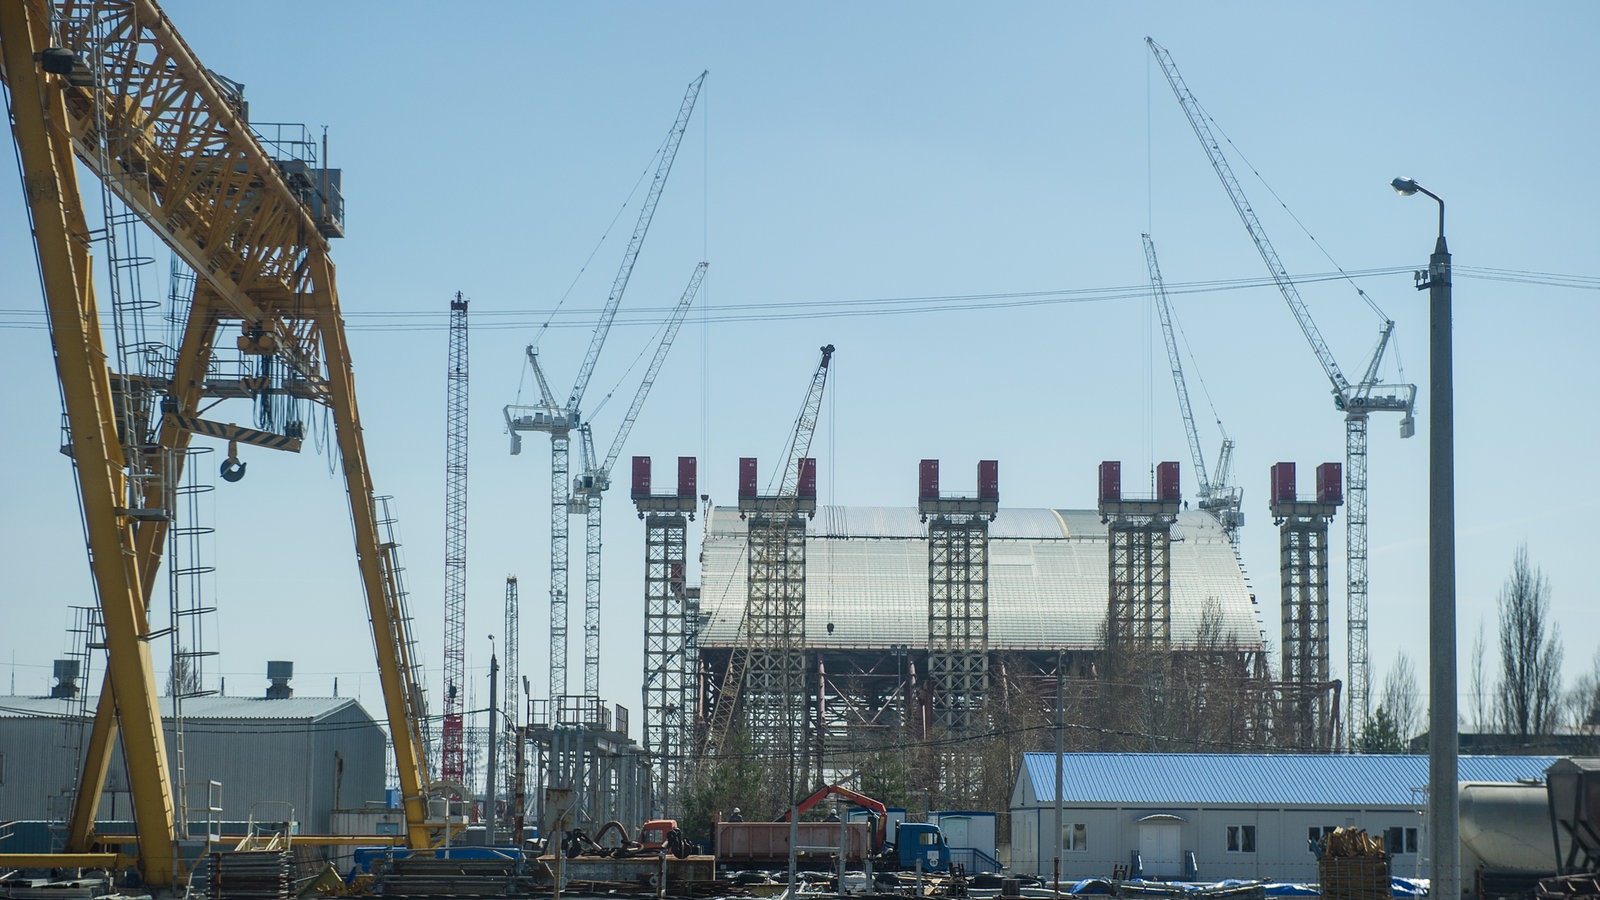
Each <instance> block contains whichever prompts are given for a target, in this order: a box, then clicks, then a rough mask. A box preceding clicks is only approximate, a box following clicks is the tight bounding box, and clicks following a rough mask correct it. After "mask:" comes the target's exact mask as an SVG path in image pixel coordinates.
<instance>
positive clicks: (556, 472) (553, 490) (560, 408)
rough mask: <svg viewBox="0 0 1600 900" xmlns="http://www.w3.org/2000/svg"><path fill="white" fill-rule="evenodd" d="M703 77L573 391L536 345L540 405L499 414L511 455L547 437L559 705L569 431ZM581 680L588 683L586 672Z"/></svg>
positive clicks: (686, 104) (681, 111)
mask: <svg viewBox="0 0 1600 900" xmlns="http://www.w3.org/2000/svg"><path fill="white" fill-rule="evenodd" d="M707 74H708V73H706V72H701V73H700V77H698V78H696V79H695V80H694V81H692V82H690V83H689V87H688V89H687V90H686V91H685V92H684V95H683V102H682V103H680V104H679V106H678V117H677V119H676V120H675V121H674V122H673V123H672V129H671V130H670V131H669V132H668V133H667V139H666V142H665V143H664V144H663V145H662V149H661V154H660V155H661V159H660V162H659V163H658V164H657V165H656V171H655V176H654V177H653V178H652V179H651V181H650V190H649V192H648V193H647V194H646V196H645V200H644V203H643V204H642V205H641V206H640V209H639V220H638V222H637V223H635V224H634V227H633V237H631V238H630V239H629V240H628V248H627V250H625V251H624V252H623V254H622V266H621V268H619V269H618V270H617V276H616V278H615V279H614V280H613V281H612V284H611V293H610V295H609V296H608V297H607V298H606V304H605V307H604V308H603V309H602V310H601V312H600V321H599V323H598V324H597V325H595V329H594V334H593V335H592V336H591V337H590V339H589V350H588V352H587V353H586V354H585V355H584V358H583V364H582V365H581V366H579V368H578V377H577V379H576V380H575V381H574V382H573V384H572V391H571V393H570V394H568V396H567V400H566V402H565V403H561V402H559V401H557V400H556V398H555V395H554V394H552V393H551V391H550V384H549V382H548V381H547V380H546V379H545V375H544V371H543V369H542V368H541V367H540V366H539V351H538V349H537V348H536V347H533V346H530V347H528V349H527V356H528V365H529V366H530V367H531V368H532V369H533V373H534V377H535V379H536V380H537V381H538V385H539V404H538V405H537V406H524V405H519V404H511V405H508V406H506V407H505V410H504V413H505V417H506V429H507V431H509V432H510V433H511V453H512V454H513V455H516V454H518V453H521V452H522V432H524V431H543V432H546V433H548V434H549V435H550V699H551V701H553V702H559V701H560V699H561V698H563V697H565V696H566V695H567V535H568V532H567V515H568V502H567V501H568V500H569V499H570V496H571V495H570V493H569V492H570V490H571V487H572V486H571V484H570V483H569V482H568V480H567V473H568V454H569V450H570V447H571V441H572V432H573V431H574V430H575V429H579V428H581V427H582V426H583V415H582V412H581V410H580V404H581V403H582V402H583V394H584V392H585V391H586V390H588V388H589V379H590V377H591V376H592V375H593V374H594V367H595V364H596V362H598V361H599V359H600V350H601V348H602V347H603V346H605V342H606V335H607V334H608V333H609V332H610V331H611V322H612V320H613V319H615V318H616V315H617V306H618V305H619V304H620V303H621V302H622V293H623V291H624V290H626V289H627V287H628V279H629V278H630V277H631V276H632V275H633V264H634V262H635V260H637V259H638V257H639V248H640V247H642V246H643V245H644V238H645V235H646V234H647V233H648V232H649V230H650V222H651V220H652V219H653V218H654V217H655V212H656V204H657V202H659V201H660V199H661V191H662V189H663V188H665V187H666V185H667V176H668V175H669V174H671V172H672V161H673V160H674V159H675V158H676V157H677V155H678V145H679V144H680V143H681V142H682V141H683V132H684V129H686V128H688V127H689V116H690V114H692V113H693V112H694V104H695V100H696V98H698V97H699V96H700V87H701V85H702V84H704V83H705V80H706V75H707ZM587 616H588V612H587V611H585V617H586V618H587ZM585 680H586V681H587V672H585ZM599 691H600V685H599V684H598V682H597V683H595V684H587V683H586V684H585V685H584V694H585V696H591V697H592V696H596V695H598V694H599Z"/></svg>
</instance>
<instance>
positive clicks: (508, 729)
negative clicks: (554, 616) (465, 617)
mask: <svg viewBox="0 0 1600 900" xmlns="http://www.w3.org/2000/svg"><path fill="white" fill-rule="evenodd" d="M501 637H502V638H503V640H502V641H501V652H500V655H501V656H502V657H504V659H505V662H504V663H503V664H502V666H501V670H500V671H502V672H503V673H505V674H504V675H503V676H502V677H503V678H504V683H505V697H504V699H503V700H502V701H501V705H500V709H501V712H503V713H504V714H505V717H506V718H505V722H504V724H503V725H502V729H503V731H502V733H503V734H505V735H506V740H505V747H506V750H507V752H506V755H505V764H504V765H505V792H506V793H505V796H506V797H507V798H508V799H509V798H511V797H512V796H514V795H515V794H516V787H517V774H518V773H517V767H516V758H517V756H516V753H517V745H516V741H517V737H516V735H517V726H518V723H520V722H521V721H522V714H521V710H519V709H518V706H519V703H518V697H519V696H520V695H519V694H518V693H517V691H518V689H519V688H521V687H522V678H521V675H522V669H521V661H520V660H519V659H518V655H519V649H518V648H519V645H520V644H521V643H522V609H521V601H520V600H519V599H518V596H517V576H515V575H507V576H506V620H505V633H504V634H502V635H501Z"/></svg>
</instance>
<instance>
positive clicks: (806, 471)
mask: <svg viewBox="0 0 1600 900" xmlns="http://www.w3.org/2000/svg"><path fill="white" fill-rule="evenodd" d="M797 493H798V495H799V497H800V499H801V500H815V499H817V461H816V459H814V458H813V457H810V456H808V457H806V458H804V459H802V460H800V490H799V491H798V492H797Z"/></svg>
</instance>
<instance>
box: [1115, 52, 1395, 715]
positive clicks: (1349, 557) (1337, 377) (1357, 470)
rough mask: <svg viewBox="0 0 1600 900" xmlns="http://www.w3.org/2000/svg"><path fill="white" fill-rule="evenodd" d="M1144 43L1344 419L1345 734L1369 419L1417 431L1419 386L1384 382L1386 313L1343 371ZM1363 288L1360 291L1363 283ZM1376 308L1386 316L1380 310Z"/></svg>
mask: <svg viewBox="0 0 1600 900" xmlns="http://www.w3.org/2000/svg"><path fill="white" fill-rule="evenodd" d="M1145 43H1146V44H1148V45H1149V47H1150V52H1151V53H1152V54H1153V55H1154V56H1155V58H1156V61H1157V62H1158V63H1160V65H1161V71H1162V72H1163V73H1164V74H1165V75H1166V78H1167V83H1168V84H1169V85H1170V86H1171V87H1172V93H1173V94H1174V95H1175V96H1176V97H1177V98H1178V105H1179V106H1181V107H1183V113H1184V115H1185V116H1186V117H1187V118H1188V120H1189V126H1190V127H1191V128H1192V129H1193V130H1194V134H1195V137H1196V138H1198V139H1199V141H1200V146H1201V147H1202V148H1203V149H1204V150H1205V152H1206V157H1207V158H1208V159H1210V160H1211V168H1212V169H1213V170H1214V171H1215V172H1216V173H1217V178H1218V179H1219V180H1221V182H1222V186H1223V188H1224V189H1226V190H1227V192H1228V198H1229V199H1230V200H1231V201H1233V208H1234V209H1235V210H1236V211H1237V212H1238V213H1239V218H1240V219H1241V220H1242V221H1243V222H1244V227H1245V230H1246V231H1248V232H1249V233H1250V238H1251V240H1252V241H1254V242H1255V245H1256V251H1257V252H1259V253H1260V254H1261V259H1262V261H1263V262H1265V263H1266V265H1267V271H1268V272H1270V273H1271V275H1272V280H1273V281H1274V282H1275V283H1276V284H1277V285H1278V290H1279V291H1280V292H1281V293H1282V294H1283V299H1284V300H1285V301H1286V302H1287V303H1288V304H1289V310H1290V311H1291V312H1293V313H1294V317H1295V321H1296V322H1298V323H1299V325H1300V330H1301V332H1302V333H1303V334H1304V335H1305V338H1306V341H1307V342H1308V343H1309V344H1310V345H1311V351H1312V352H1313V353H1314V354H1316V357H1317V362H1319V363H1321V364H1322V371H1323V372H1324V374H1326V375H1327V376H1328V380H1329V381H1330V382H1331V383H1332V384H1333V403H1334V408H1335V409H1337V410H1339V411H1340V412H1341V413H1343V414H1344V417H1345V466H1344V471H1345V504H1346V517H1345V561H1346V562H1345V574H1346V590H1347V595H1346V603H1347V616H1346V623H1347V628H1348V630H1347V639H1348V641H1349V659H1348V666H1349V669H1348V674H1349V684H1348V686H1347V687H1348V696H1349V698H1350V719H1351V721H1352V722H1353V724H1354V727H1353V728H1352V729H1350V732H1347V733H1353V732H1354V731H1355V730H1356V729H1358V728H1360V727H1362V726H1364V725H1365V723H1366V720H1367V717H1368V714H1369V707H1368V701H1369V699H1370V691H1369V685H1368V671H1369V669H1370V661H1369V658H1368V653H1367V594H1368V582H1367V417H1368V415H1369V414H1371V413H1374V412H1397V413H1399V414H1400V416H1401V418H1400V436H1401V437H1402V438H1408V437H1411V435H1412V434H1413V433H1415V430H1416V428H1415V423H1414V420H1413V418H1412V412H1413V409H1414V407H1415V404H1416V395H1417V386H1416V385H1414V384H1380V383H1379V382H1378V378H1379V368H1380V366H1381V364H1382V362H1383V353H1384V351H1385V350H1386V349H1387V348H1388V345H1389V338H1390V337H1391V336H1392V335H1393V333H1394V321H1393V320H1391V319H1389V318H1388V317H1386V316H1385V317H1384V321H1383V325H1382V327H1381V328H1380V330H1379V336H1378V346H1377V349H1376V350H1374V351H1373V354H1372V358H1371V360H1370V361H1369V362H1368V364H1367V369H1366V371H1365V372H1364V373H1363V374H1362V376H1361V380H1360V381H1358V382H1356V383H1354V384H1352V383H1350V381H1349V379H1347V378H1346V377H1345V375H1344V372H1343V371H1342V370H1340V368H1339V364H1338V363H1337V362H1336V361H1335V360H1334V358H1333V352H1332V351H1331V350H1329V349H1328V344H1327V342H1326V341H1324V340H1323V339H1322V334H1321V332H1320V331H1318V329H1317V325H1316V323H1315V322H1314V321H1312V319H1311V312H1310V311H1309V310H1308V309H1307V308H1306V304H1305V301H1304V300H1303V299H1301V297H1300V291H1299V289H1298V288H1296V287H1295V283H1294V280H1293V279H1292V278H1291V277H1290V276H1289V273H1288V271H1287V270H1286V269H1285V268H1284V266H1283V261H1282V260H1281V259H1280V258H1279V257H1278V252H1277V251H1276V250H1275V249H1273V247H1272V242H1271V241H1269V240H1267V233H1266V231H1265V229H1263V228H1262V227H1261V221H1260V219H1258V218H1257V217H1256V212H1255V208H1254V207H1252V206H1251V205H1250V201H1249V199H1248V198H1246V197H1245V194H1244V189H1243V188H1241V187H1240V186H1239V180H1238V179H1237V178H1235V177H1234V174H1233V167H1232V166H1230V165H1229V164H1228V159H1227V156H1226V155H1225V154H1224V153H1223V152H1222V145H1221V144H1220V143H1218V142H1217V139H1216V137H1215V135H1213V134H1212V132H1211V126H1210V125H1208V124H1207V119H1208V117H1207V116H1206V114H1205V111H1204V110H1203V109H1202V108H1201V106H1200V101H1198V100H1196V99H1195V96H1194V93H1193V92H1192V91H1190V90H1189V86H1188V85H1187V84H1186V83H1185V82H1184V80H1183V76H1182V75H1181V74H1179V72H1178V67H1177V64H1176V63H1174V62H1173V61H1172V55H1171V54H1170V53H1168V52H1167V50H1166V48H1164V47H1162V46H1161V45H1160V44H1157V43H1156V42H1155V40H1154V39H1152V38H1149V37H1146V38H1145ZM1357 290H1358V292H1360V289H1359V288H1358V289H1357ZM1361 295H1362V297H1363V298H1364V299H1366V300H1367V303H1368V304H1369V305H1372V307H1373V309H1374V310H1377V306H1376V304H1373V303H1372V301H1371V299H1370V298H1367V297H1366V294H1365V293H1364V292H1361ZM1378 312H1379V315H1382V311H1381V310H1378Z"/></svg>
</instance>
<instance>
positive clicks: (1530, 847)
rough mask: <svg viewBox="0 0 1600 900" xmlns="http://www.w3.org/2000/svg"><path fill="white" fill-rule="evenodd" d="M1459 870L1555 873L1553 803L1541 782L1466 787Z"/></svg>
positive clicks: (1463, 794) (1463, 803)
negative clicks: (1481, 866)
mask: <svg viewBox="0 0 1600 900" xmlns="http://www.w3.org/2000/svg"><path fill="white" fill-rule="evenodd" d="M1461 847H1462V849H1463V850H1464V851H1466V852H1465V853H1463V854H1462V859H1461V867H1462V869H1463V870H1464V871H1468V872H1470V871H1472V870H1474V869H1476V868H1477V866H1478V863H1480V862H1481V863H1482V864H1483V866H1484V867H1485V868H1486V869H1488V870H1489V871H1492V872H1527V873H1536V872H1542V873H1552V874H1553V873H1554V872H1555V870H1556V847H1555V837H1554V832H1552V831H1551V830H1550V801H1549V798H1548V795H1547V794H1546V793H1545V787H1544V785H1543V784H1542V783H1536V782H1535V783H1529V782H1513V783H1509V784H1494V783H1475V782H1463V783H1462V785H1461Z"/></svg>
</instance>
